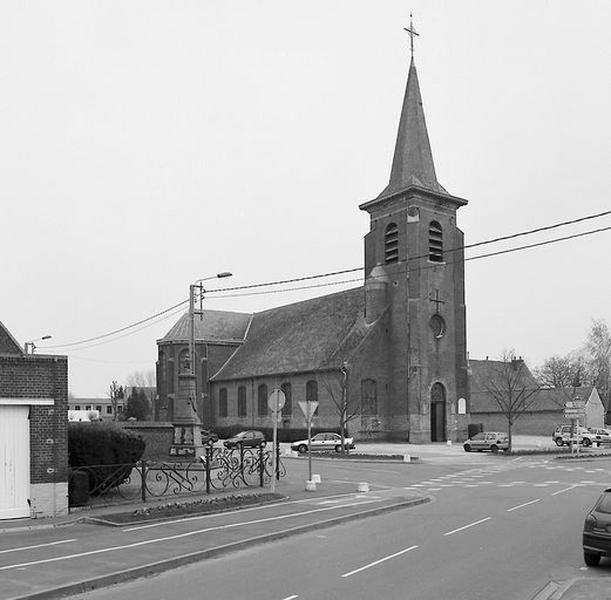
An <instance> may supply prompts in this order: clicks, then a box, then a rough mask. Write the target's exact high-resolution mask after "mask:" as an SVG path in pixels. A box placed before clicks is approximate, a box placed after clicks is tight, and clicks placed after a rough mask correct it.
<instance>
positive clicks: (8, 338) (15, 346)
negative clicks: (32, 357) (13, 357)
mask: <svg viewBox="0 0 611 600" xmlns="http://www.w3.org/2000/svg"><path fill="white" fill-rule="evenodd" d="M0 354H23V350H22V348H21V346H20V345H19V343H18V342H17V340H16V339H15V338H14V337H13V336H12V335H11V333H10V331H9V330H8V329H7V328H6V327H5V326H4V325H3V324H2V323H1V322H0Z"/></svg>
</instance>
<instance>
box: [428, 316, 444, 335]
mask: <svg viewBox="0 0 611 600" xmlns="http://www.w3.org/2000/svg"><path fill="white" fill-rule="evenodd" d="M429 327H430V328H431V331H432V332H433V335H434V336H435V337H436V338H438V339H439V338H441V337H443V334H444V333H445V332H446V323H445V321H444V320H443V318H442V317H441V316H440V315H433V316H432V317H431V320H430V321H429Z"/></svg>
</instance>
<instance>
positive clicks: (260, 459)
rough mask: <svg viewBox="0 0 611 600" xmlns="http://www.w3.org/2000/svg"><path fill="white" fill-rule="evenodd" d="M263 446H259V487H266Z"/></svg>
mask: <svg viewBox="0 0 611 600" xmlns="http://www.w3.org/2000/svg"><path fill="white" fill-rule="evenodd" d="M263 455H264V451H263V445H261V446H259V487H263V486H264V480H263V474H264V473H265V463H264V462H263Z"/></svg>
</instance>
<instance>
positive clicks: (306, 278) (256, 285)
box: [41, 210, 611, 350]
mask: <svg viewBox="0 0 611 600" xmlns="http://www.w3.org/2000/svg"><path fill="white" fill-rule="evenodd" d="M609 214H611V210H608V211H603V212H600V213H596V214H592V215H586V216H584V217H579V218H577V219H572V220H569V221H562V222H559V223H554V224H552V225H546V226H544V227H537V228H534V229H529V230H526V231H521V232H517V233H513V234H509V235H505V236H500V237H496V238H491V239H489V240H483V241H480V242H475V243H473V244H467V245H463V246H459V247H456V248H450V249H448V250H446V251H445V252H448V253H449V252H457V251H459V250H465V249H469V248H475V247H478V246H482V245H486V244H493V243H497V242H500V241H506V240H509V239H515V238H518V237H523V236H526V235H532V234H534V233H540V232H542V231H549V230H552V229H557V228H559V227H564V226H567V225H572V224H575V223H579V222H583V221H587V220H591V219H598V218H601V217H604V216H607V215H609ZM609 229H611V227H605V228H600V229H595V230H591V231H587V232H583V233H579V234H573V235H569V236H564V237H561V238H554V239H552V240H547V241H544V242H537V243H534V244H529V245H525V246H519V247H515V248H509V249H506V250H499V251H497V252H490V253H487V254H483V255H479V256H475V257H469V258H465V259H464V260H465V262H467V261H470V260H478V259H481V258H488V257H491V256H498V255H501V254H508V253H511V252H517V251H520V250H526V249H529V248H535V247H537V246H544V245H548V244H553V243H556V242H560V241H565V240H569V239H574V238H579V237H584V236H586V235H592V234H594V233H600V232H603V231H608V230H609ZM422 258H428V254H424V255H420V256H413V257H409V258H408V262H410V261H415V260H418V259H422ZM453 262H455V261H450V262H445V263H440V264H435V265H425V266H419V267H417V268H414V269H407V270H408V272H409V271H415V270H418V269H423V268H435V267H439V266H442V265H444V264H445V265H447V264H452V263H453ZM362 270H363V267H354V268H351V269H342V270H339V271H331V272H328V273H318V274H315V275H305V276H302V277H294V278H291V279H283V280H276V281H268V282H262V283H254V284H249V285H242V286H234V287H227V288H216V289H211V290H204V292H205V293H214V294H216V293H220V292H232V291H239V290H247V289H254V288H261V287H270V286H274V285H285V284H287V283H297V282H300V281H311V280H314V279H322V278H326V277H334V276H337V275H343V274H347V273H355V272H357V271H362ZM359 280H360V278H359V279H353V280H346V281H344V282H333V283H325V284H319V285H312V286H302V287H296V288H290V289H287V288H282V289H280V290H267V291H266V292H258V293H252V294H248V293H246V294H236V295H233V296H232V295H228V294H222V295H221V296H219V297H238V296H242V295H244V296H246V295H258V294H263V293H279V292H286V291H293V290H300V289H313V288H317V287H326V286H329V285H339V284H341V283H349V282H352V281H359ZM188 302H189V300H183V301H181V302H178V303H177V304H175V305H173V306H170V307H169V308H166V309H164V310H162V311H160V312H158V313H155V314H154V315H151V316H149V317H146V318H144V319H141V320H139V321H136V322H135V323H132V324H130V325H126V326H124V327H121V328H119V329H115V330H113V331H110V332H108V333H104V334H101V335H98V336H94V337H91V338H87V339H84V340H80V341H77V342H70V343H68V344H60V345H53V346H45V347H44V348H42V347H41V349H45V350H46V349H49V350H51V349H56V348H69V347H73V346H82V344H87V343H89V342H94V341H98V340H102V339H105V338H108V337H111V336H114V335H116V334H118V333H122V332H124V331H128V330H130V329H133V328H134V327H137V326H138V325H142V324H144V323H147V322H149V321H151V320H153V319H156V318H157V317H160V316H163V315H167V317H165V318H168V317H170V316H172V315H173V314H176V313H172V314H171V315H169V314H167V313H170V312H171V311H174V310H175V309H177V308H180V307H182V306H183V305H186V304H187V303H188ZM165 318H164V319H160V321H162V320H165ZM160 321H158V322H160ZM152 324H155V323H152ZM146 327H148V325H147V326H146ZM146 327H142V328H141V329H137V330H136V331H131V332H130V333H129V334H127V335H131V334H132V333H137V332H138V331H141V330H142V329H145V328H146ZM122 337H126V336H120V337H117V338H113V339H112V340H109V342H110V341H115V340H117V339H121V338H122ZM103 343H108V342H103ZM98 345H102V344H94V345H90V346H86V347H84V348H80V349H87V348H92V347H95V346H98Z"/></svg>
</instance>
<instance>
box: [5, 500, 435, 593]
mask: <svg viewBox="0 0 611 600" xmlns="http://www.w3.org/2000/svg"><path fill="white" fill-rule="evenodd" d="M430 501H431V498H430V497H428V496H427V497H423V498H412V499H410V500H400V501H399V502H396V503H395V504H391V505H388V506H381V507H378V508H373V509H370V510H365V511H362V512H359V513H354V514H351V515H342V516H341V517H334V518H331V519H326V520H324V521H319V522H317V523H313V524H309V525H298V526H297V527H291V528H290V529H284V530H283V531H276V532H274V533H268V534H263V535H259V536H256V537H252V538H248V539H245V540H240V541H238V542H232V543H229V544H225V545H223V546H217V547H215V548H208V549H207V550H200V551H198V552H191V553H190V554H183V555H181V556H174V557H172V558H168V559H165V560H160V561H158V562H155V563H150V564H148V565H142V566H139V567H132V568H131V569H125V570H124V571H117V572H115V573H110V574H109V575H101V576H98V577H92V578H91V579H84V580H81V581H77V582H74V583H69V584H66V585H62V586H60V587H56V588H52V589H49V590H43V591H41V592H35V593H33V594H26V595H25V596H13V597H12V598H7V599H6V600H53V599H55V598H62V597H63V596H69V595H74V594H84V593H86V592H90V591H92V590H95V589H98V588H102V587H107V586H110V585H115V584H118V583H124V582H126V581H132V580H134V579H140V578H141V577H147V576H151V575H155V574H157V573H163V572H164V571H169V570H171V569H175V568H177V567H182V566H184V565H188V564H191V563H194V562H198V561H201V560H205V559H208V558H215V557H217V556H222V555H224V554H228V553H230V552H236V551H238V550H243V549H245V548H249V547H251V546H256V545H259V544H264V543H267V542H272V541H275V540H280V539H283V538H287V537H290V536H292V535H297V534H300V533H305V532H308V531H315V530H317V529H324V528H326V527H331V526H333V525H339V524H341V523H346V522H348V521H355V520H358V519H365V518H367V517H373V516H376V515H380V514H383V513H387V512H392V511H395V510H400V509H402V508H409V507H411V506H418V505H420V504H426V503H428V502H430Z"/></svg>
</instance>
